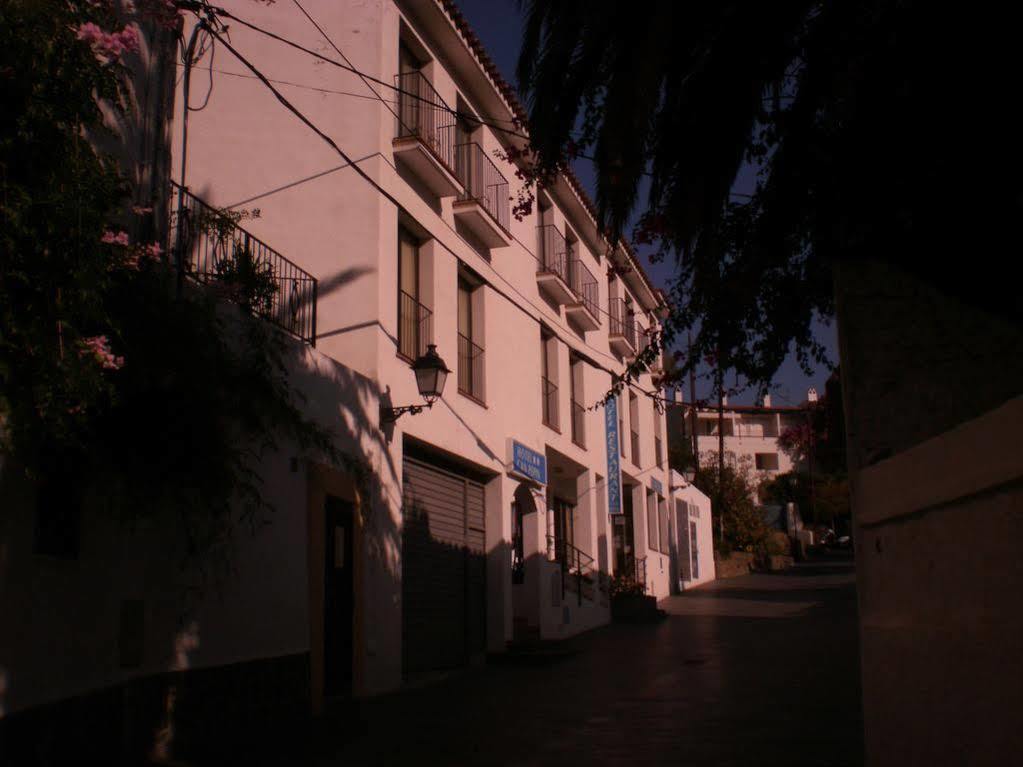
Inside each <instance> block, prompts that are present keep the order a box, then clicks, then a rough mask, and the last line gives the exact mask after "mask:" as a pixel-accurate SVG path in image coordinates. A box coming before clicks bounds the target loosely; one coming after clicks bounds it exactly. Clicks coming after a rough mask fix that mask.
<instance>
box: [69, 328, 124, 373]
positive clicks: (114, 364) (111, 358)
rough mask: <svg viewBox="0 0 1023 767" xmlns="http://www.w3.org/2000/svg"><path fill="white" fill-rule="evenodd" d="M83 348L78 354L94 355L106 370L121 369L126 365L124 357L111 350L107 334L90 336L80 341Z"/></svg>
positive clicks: (83, 355)
mask: <svg viewBox="0 0 1023 767" xmlns="http://www.w3.org/2000/svg"><path fill="white" fill-rule="evenodd" d="M79 344H80V345H81V347H82V348H81V349H79V350H78V354H79V355H80V356H82V357H85V356H87V355H92V357H93V358H94V359H95V360H96V362H98V363H99V365H100V367H101V368H103V369H104V370H120V369H121V368H122V367H124V357H119V356H115V355H114V353H113V352H111V351H110V339H109V338H107V337H106V336H90V337H89V338H83V339H82V340H81V341H79Z"/></svg>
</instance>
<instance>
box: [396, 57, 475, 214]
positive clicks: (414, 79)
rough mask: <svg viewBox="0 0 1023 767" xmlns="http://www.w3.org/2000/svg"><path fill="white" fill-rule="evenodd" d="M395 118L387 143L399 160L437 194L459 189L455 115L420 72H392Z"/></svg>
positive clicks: (440, 194)
mask: <svg viewBox="0 0 1023 767" xmlns="http://www.w3.org/2000/svg"><path fill="white" fill-rule="evenodd" d="M394 82H395V86H396V87H397V93H398V117H397V127H396V131H395V137H394V140H393V141H392V142H391V146H392V148H393V150H394V158H395V160H400V161H401V163H402V164H403V165H405V166H406V167H407V168H409V169H410V170H411V171H412V172H413V173H414V174H415V175H416V178H418V179H419V180H420V181H422V182H423V184H424V185H425V186H426V187H427V189H429V190H430V191H431V192H433V193H434V194H435V195H437V196H438V197H451V196H452V195H456V194H458V193H459V192H461V191H462V185H461V184H460V183H459V181H458V178H457V177H456V175H455V115H454V112H453V111H452V110H451V109H450V108H449V107H448V105H447V104H445V103H444V101H443V99H441V97H440V96H439V95H438V94H437V91H435V90H434V89H433V86H432V85H430V81H429V80H427V79H426V78H425V77H424V76H423V73H422V72H402V73H401V74H400V75H395V78H394Z"/></svg>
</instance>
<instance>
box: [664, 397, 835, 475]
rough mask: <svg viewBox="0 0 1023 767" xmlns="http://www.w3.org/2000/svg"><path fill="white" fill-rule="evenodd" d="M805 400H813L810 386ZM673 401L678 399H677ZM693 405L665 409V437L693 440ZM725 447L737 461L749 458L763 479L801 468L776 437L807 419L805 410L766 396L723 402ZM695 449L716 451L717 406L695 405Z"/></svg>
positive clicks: (701, 453)
mask: <svg viewBox="0 0 1023 767" xmlns="http://www.w3.org/2000/svg"><path fill="white" fill-rule="evenodd" d="M808 399H809V400H811V401H814V400H816V391H815V390H813V389H811V390H810V395H808ZM676 401H679V402H680V399H679V398H676ZM691 408H692V406H691V405H688V404H686V405H684V406H682V407H672V408H668V440H669V444H670V443H671V441H672V440H684V441H686V443H687V444H689V445H692V443H693V431H694V426H693V415H692V409H691ZM723 410H724V417H723V423H724V448H725V454H726V455H728V454H729V453H731V454H733V455H734V456H735V457H736V459H737V460H739V461H742V460H743V459H744V458H745V459H748V460H749V464H750V467H751V468H752V469H753V470H754V471H756V472H757V474H758V475H760V476H761V477H763V478H770V477H772V476H776V475H778V474H784V473H785V472H789V471H792V470H794V469H798V468H800V467H799V466H797V465H796V464H795V463H794V462H793V460H792V457H791V456H790V455H789V454H788V453H787V452H786V451H785V450H783V449H782V448H781V446H780V445H779V444H778V438H779V437H780V436H781V435H783V434H784V433H785V432H786V431H787V430H788V429H793V428H796V427H798V426H800V425H801V424H804V423H805V422H806V411H805V410H804V409H803V408H800V407H778V406H774V405H772V404H771V397H770V395H767V396H766V397H764V401H763V403H762V404H760V405H729V404H728V402H727V399H726V400H725V404H724V408H723ZM695 420H696V425H695V432H696V450H697V451H698V453H699V455H700V456H704V455H706V454H708V453H714V454H716V453H717V451H718V447H719V444H720V443H719V440H718V409H717V407H711V406H699V405H698V406H696V418H695Z"/></svg>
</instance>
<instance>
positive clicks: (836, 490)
mask: <svg viewBox="0 0 1023 767" xmlns="http://www.w3.org/2000/svg"><path fill="white" fill-rule="evenodd" d="M760 497H761V499H762V500H763V501H764V502H765V503H775V504H779V505H784V504H786V503H789V502H793V503H795V504H796V507H797V508H798V509H799V511H800V514H801V516H802V517H803V522H804V523H805V524H808V525H809V524H811V523H817V522H826V523H829V524H830V523H831V522H833V521H834V520H836V519H840V518H845V517H848V516H849V514H850V509H851V505H850V504H851V500H850V496H849V479H848V477H847V476H846V475H845V473H844V472H843V473H838V474H817V473H814V477H813V494H812V499H813V500H812V501H811V492H810V476H809V474H807V473H805V472H795V471H792V472H787V473H785V474H779V475H777V476H776V477H773V478H771V479H770V480H768V481H766V482H764V483H763V484H762V485H761V486H760Z"/></svg>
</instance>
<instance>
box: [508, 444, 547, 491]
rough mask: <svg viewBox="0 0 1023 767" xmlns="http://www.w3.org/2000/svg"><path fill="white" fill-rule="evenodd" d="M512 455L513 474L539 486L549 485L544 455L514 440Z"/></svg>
mask: <svg viewBox="0 0 1023 767" xmlns="http://www.w3.org/2000/svg"><path fill="white" fill-rule="evenodd" d="M511 453H512V471H513V472H515V473H516V474H519V475H521V476H523V477H525V478H526V479H531V480H533V481H534V482H536V483H538V484H541V485H546V484H547V457H546V456H545V455H543V453H538V452H536V451H535V450H532V449H530V448H528V447H526V446H525V445H523V444H522V443H521V442H518V441H516V440H512V444H511Z"/></svg>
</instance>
